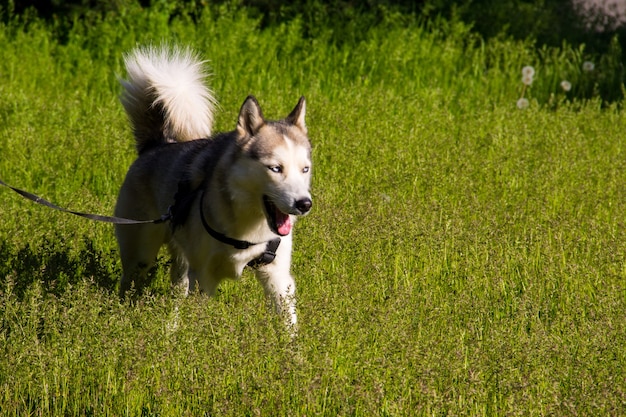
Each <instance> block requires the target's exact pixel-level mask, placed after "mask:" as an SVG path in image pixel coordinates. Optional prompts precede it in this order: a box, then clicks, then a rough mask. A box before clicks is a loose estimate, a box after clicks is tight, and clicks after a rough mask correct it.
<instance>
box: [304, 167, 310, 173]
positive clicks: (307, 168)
mask: <svg viewBox="0 0 626 417" xmlns="http://www.w3.org/2000/svg"><path fill="white" fill-rule="evenodd" d="M310 169H311V168H310V167H304V168H302V172H303V173H304V174H306V173H307V172H309V170H310Z"/></svg>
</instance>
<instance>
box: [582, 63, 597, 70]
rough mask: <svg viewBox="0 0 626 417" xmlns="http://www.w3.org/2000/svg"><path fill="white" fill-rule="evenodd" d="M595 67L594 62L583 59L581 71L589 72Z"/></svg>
mask: <svg viewBox="0 0 626 417" xmlns="http://www.w3.org/2000/svg"><path fill="white" fill-rule="evenodd" d="M595 68H596V66H595V64H594V63H593V62H591V61H585V62H583V71H585V72H591V71H593V70H594V69H595Z"/></svg>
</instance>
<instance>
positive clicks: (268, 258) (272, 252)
mask: <svg viewBox="0 0 626 417" xmlns="http://www.w3.org/2000/svg"><path fill="white" fill-rule="evenodd" d="M0 185H2V186H4V187H7V188H9V189H11V190H13V191H15V192H16V193H18V194H19V195H21V196H22V197H24V198H27V199H29V200H31V201H34V202H35V203H37V204H41V205H42V206H46V207H49V208H51V209H54V210H58V211H62V212H64V213H70V214H73V215H75V216H80V217H84V218H86V219H89V220H95V221H98V222H104V223H113V224H148V223H152V224H159V223H164V222H167V221H169V220H172V214H171V210H172V208H171V207H170V211H169V212H168V213H167V214H164V215H162V216H161V217H160V218H158V219H154V220H133V219H125V218H123V217H114V216H101V215H99V214H91V213H81V212H79V211H72V210H68V209H66V208H63V207H59V206H57V205H56V204H52V203H51V202H49V201H48V200H46V199H43V198H41V197H39V196H37V195H35V194H33V193H29V192H28V191H24V190H21V189H19V188H16V187H12V186H10V185H9V184H7V183H6V182H4V181H2V180H0ZM203 198H204V193H202V195H201V196H200V218H201V220H202V225H203V226H204V228H205V229H206V231H207V232H208V233H209V235H211V237H213V238H214V239H216V240H218V241H220V242H222V243H226V244H227V245H231V246H232V247H234V248H235V249H248V248H249V247H250V246H254V245H260V244H261V243H251V242H247V241H245V240H237V239H233V238H230V237H228V236H226V235H224V234H222V233H220V232H218V231H216V230H214V229H213V228H212V227H211V226H209V223H208V222H207V221H206V219H205V217H204V213H203V212H202V201H203ZM263 243H266V245H265V251H264V252H263V253H262V254H261V255H260V256H259V257H257V258H255V259H253V260H251V261H250V262H248V266H249V267H251V268H259V267H261V266H263V265H267V264H270V263H272V262H273V261H274V259H275V258H276V250H277V249H278V246H279V245H280V238H279V237H277V238H276V239H272V240H270V241H269V242H263Z"/></svg>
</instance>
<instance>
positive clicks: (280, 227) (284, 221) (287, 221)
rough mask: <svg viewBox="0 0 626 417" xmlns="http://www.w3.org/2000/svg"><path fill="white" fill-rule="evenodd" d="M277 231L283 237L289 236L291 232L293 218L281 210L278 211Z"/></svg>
mask: <svg viewBox="0 0 626 417" xmlns="http://www.w3.org/2000/svg"><path fill="white" fill-rule="evenodd" d="M275 216H276V229H277V231H278V234H279V235H281V236H287V235H288V234H289V232H291V217H289V215H288V214H285V213H283V212H282V211H280V210H276V214H275Z"/></svg>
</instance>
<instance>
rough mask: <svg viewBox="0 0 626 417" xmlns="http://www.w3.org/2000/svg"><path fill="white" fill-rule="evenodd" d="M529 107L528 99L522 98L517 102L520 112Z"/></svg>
mask: <svg viewBox="0 0 626 417" xmlns="http://www.w3.org/2000/svg"><path fill="white" fill-rule="evenodd" d="M528 106H530V103H529V102H528V99H526V98H524V97H522V98H520V99H519V100H517V108H518V109H520V110H524V109H527V108H528Z"/></svg>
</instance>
